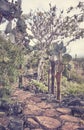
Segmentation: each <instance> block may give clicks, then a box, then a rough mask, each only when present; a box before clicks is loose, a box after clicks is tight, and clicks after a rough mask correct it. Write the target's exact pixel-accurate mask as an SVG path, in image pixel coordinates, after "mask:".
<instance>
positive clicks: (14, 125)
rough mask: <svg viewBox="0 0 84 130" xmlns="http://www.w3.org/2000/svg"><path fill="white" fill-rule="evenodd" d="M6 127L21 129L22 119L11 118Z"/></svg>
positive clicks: (13, 129) (10, 129)
mask: <svg viewBox="0 0 84 130" xmlns="http://www.w3.org/2000/svg"><path fill="white" fill-rule="evenodd" d="M8 128H9V130H23V121H22V120H19V119H18V120H17V119H11V120H10V122H9V124H8Z"/></svg>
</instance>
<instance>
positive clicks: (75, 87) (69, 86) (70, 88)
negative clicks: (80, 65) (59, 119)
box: [62, 77, 84, 95]
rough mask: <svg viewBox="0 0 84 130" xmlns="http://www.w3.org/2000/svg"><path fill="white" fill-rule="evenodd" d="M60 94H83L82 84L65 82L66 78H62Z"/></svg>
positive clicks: (83, 85)
mask: <svg viewBox="0 0 84 130" xmlns="http://www.w3.org/2000/svg"><path fill="white" fill-rule="evenodd" d="M62 94H74V95H75V94H76V95H77V94H84V84H83V83H81V84H80V83H77V82H73V81H67V78H65V77H63V78H62Z"/></svg>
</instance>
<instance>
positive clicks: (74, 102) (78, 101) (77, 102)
mask: <svg viewBox="0 0 84 130" xmlns="http://www.w3.org/2000/svg"><path fill="white" fill-rule="evenodd" d="M68 106H81V102H80V100H79V99H74V100H72V101H70V102H69V103H68Z"/></svg>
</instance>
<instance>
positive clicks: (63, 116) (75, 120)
mask: <svg viewBox="0 0 84 130" xmlns="http://www.w3.org/2000/svg"><path fill="white" fill-rule="evenodd" d="M60 119H61V120H64V121H69V122H77V123H78V122H80V118H77V117H73V116H70V115H61V116H60Z"/></svg>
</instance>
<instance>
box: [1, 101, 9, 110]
mask: <svg viewBox="0 0 84 130" xmlns="http://www.w3.org/2000/svg"><path fill="white" fill-rule="evenodd" d="M0 109H1V110H3V111H8V109H9V104H8V103H7V101H5V100H1V103H0Z"/></svg>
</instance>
